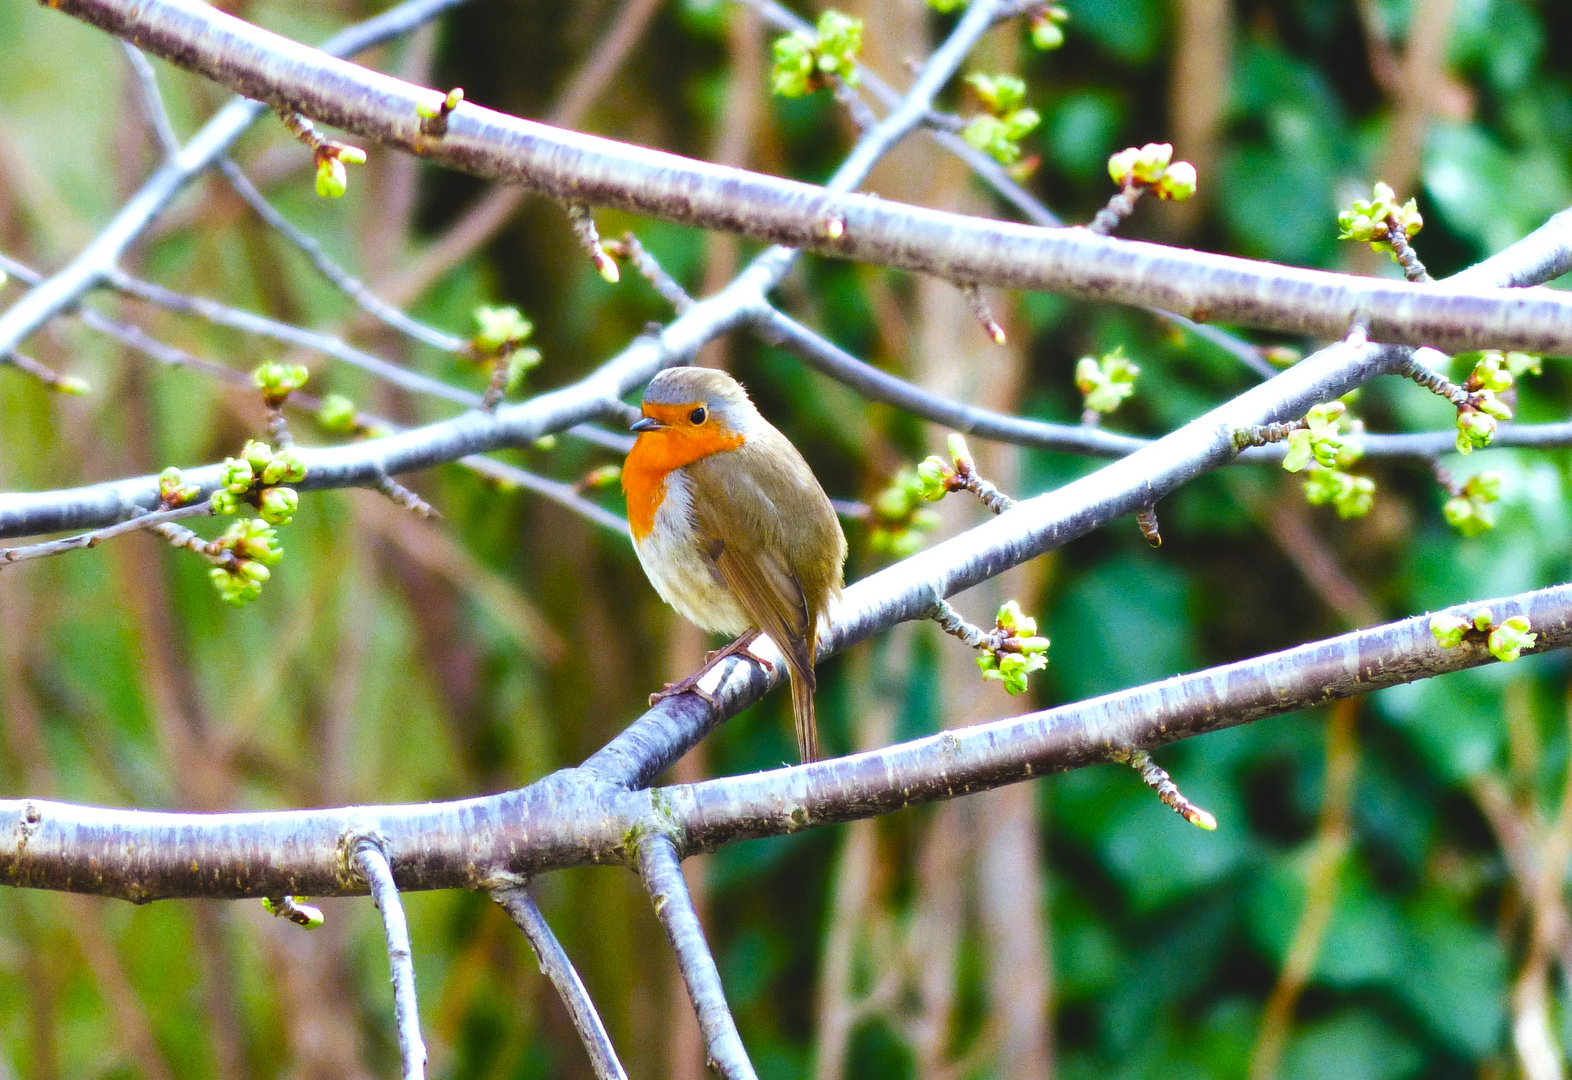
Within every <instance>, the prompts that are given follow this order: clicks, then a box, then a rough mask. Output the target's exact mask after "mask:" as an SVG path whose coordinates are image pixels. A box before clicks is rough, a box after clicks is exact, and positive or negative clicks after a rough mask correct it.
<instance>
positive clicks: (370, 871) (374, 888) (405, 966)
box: [348, 834, 426, 1080]
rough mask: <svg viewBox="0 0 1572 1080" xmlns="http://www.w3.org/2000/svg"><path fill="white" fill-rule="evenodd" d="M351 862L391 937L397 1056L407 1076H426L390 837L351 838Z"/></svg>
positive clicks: (411, 958) (407, 1079) (412, 970)
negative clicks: (394, 877) (385, 838)
mask: <svg viewBox="0 0 1572 1080" xmlns="http://www.w3.org/2000/svg"><path fill="white" fill-rule="evenodd" d="M348 847H349V849H350V862H351V864H352V865H353V866H354V868H355V870H356V871H357V872H358V873H359V874H360V875H361V876H362V877H363V878H365V880H366V882H367V883H368V884H369V885H370V886H371V899H372V901H373V902H374V903H375V904H376V905H377V910H378V911H380V912H382V929H383V932H384V933H385V934H386V936H387V939H388V964H389V966H390V967H392V969H393V1014H394V1017H395V1020H396V1023H397V1027H398V1056H399V1061H400V1063H401V1064H402V1066H403V1074H404V1080H425V1076H426V1044H425V1041H424V1040H423V1039H421V1037H420V1008H419V1006H418V1004H417V1003H416V1000H415V960H414V954H413V953H412V952H411V950H410V946H409V924H408V923H406V922H405V921H404V905H403V903H402V902H401V901H400V900H399V897H398V886H397V885H396V884H395V883H394V880H393V869H392V867H391V866H389V865H388V854H387V841H385V840H384V839H382V838H381V837H380V836H375V835H368V834H361V835H358V836H351V837H350V838H349V840H348Z"/></svg>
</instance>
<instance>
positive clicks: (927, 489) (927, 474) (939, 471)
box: [917, 457, 955, 502]
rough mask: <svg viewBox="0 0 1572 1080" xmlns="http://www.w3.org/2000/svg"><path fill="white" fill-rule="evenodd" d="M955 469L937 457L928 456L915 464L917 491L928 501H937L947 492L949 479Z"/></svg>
mask: <svg viewBox="0 0 1572 1080" xmlns="http://www.w3.org/2000/svg"><path fill="white" fill-rule="evenodd" d="M954 475H955V470H953V469H951V468H950V466H949V465H948V464H947V463H945V462H944V461H942V460H941V459H940V458H938V457H930V458H928V459H927V460H925V461H923V462H921V463H920V464H919V465H918V466H917V481H918V484H919V488H918V493H919V494H920V495H921V496H922V497H923V498H924V499H927V500H928V501H929V502H938V501H939V500H940V499H942V498H944V497H945V495H947V494H949V490H950V489H949V486H948V481H949V479H950V478H951V477H952V476H954Z"/></svg>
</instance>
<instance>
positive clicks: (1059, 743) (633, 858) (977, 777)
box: [0, 515, 1572, 902]
mask: <svg viewBox="0 0 1572 1080" xmlns="http://www.w3.org/2000/svg"><path fill="white" fill-rule="evenodd" d="M1006 516H1008V515H1006ZM1481 607H1486V608H1489V609H1490V611H1491V612H1492V613H1493V614H1494V616H1495V617H1496V618H1497V619H1505V618H1508V617H1511V616H1514V615H1521V616H1523V617H1524V618H1527V619H1528V620H1529V622H1530V624H1531V625H1532V627H1533V629H1534V631H1535V633H1537V634H1539V635H1540V637H1539V640H1538V642H1537V643H1536V645H1535V647H1534V648H1533V649H1532V650H1529V651H1530V652H1533V653H1536V654H1537V653H1542V652H1548V651H1551V650H1556V649H1564V648H1567V647H1568V646H1572V585H1560V586H1556V587H1553V588H1549V589H1541V590H1538V591H1535V592H1529V593H1523V594H1520V595H1517V596H1509V597H1500V598H1495V599H1490V600H1482V601H1477V602H1474V603H1469V604H1459V605H1455V606H1454V607H1451V608H1447V609H1444V610H1445V611H1447V612H1450V613H1453V614H1457V615H1460V616H1465V617H1466V616H1469V615H1471V614H1472V613H1473V612H1474V611H1476V610H1477V609H1479V608H1481ZM1430 621H1431V617H1430V616H1428V615H1419V616H1415V617H1412V618H1408V619H1403V620H1401V621H1398V622H1394V623H1387V624H1385V625H1382V626H1376V627H1371V628H1369V629H1366V630H1359V631H1356V632H1353V633H1349V634H1344V635H1342V636H1340V637H1335V638H1330V639H1327V640H1324V641H1317V642H1311V643H1308V644H1305V645H1301V646H1298V647H1296V648H1292V649H1286V650H1284V651H1282V652H1278V653H1273V654H1270V655H1267V656H1262V657H1257V658H1255V659H1251V660H1242V661H1239V662H1237V663H1233V664H1226V665H1222V666H1220V667H1214V668H1209V669H1207V670H1204V671H1199V672H1195V673H1193V674H1189V675H1180V676H1175V677H1174V678H1171V679H1166V680H1163V681H1161V682H1157V683H1152V684H1149V685H1146V686H1141V687H1136V688H1133V689H1130V690H1124V691H1120V692H1118V693H1113V694H1107V695H1104V696H1102V697H1097V698H1092V699H1089V700H1087V701H1083V702H1078V703H1076V704H1073V705H1065V706H1061V707H1059V708H1055V709H1048V710H1044V711H1041V712H1034V713H1028V714H1026V715H1024V716H1018V717H1010V718H1007V719H1003V720H997V721H993V722H991V723H987V724H979V725H977V726H974V727H968V728H956V729H951V730H948V731H944V732H941V733H940V734H938V735H934V736H930V737H928V738H925V739H917V740H913V741H911V742H905V743H899V744H896V745H894V746H890V747H887V748H884V749H882V750H875V751H870V752H867V753H862V754H855V755H852V756H850V757H846V758H837V759H833V760H829V761H822V762H815V763H814V764H812V765H805V766H797V767H793V768H784V769H776V770H774V771H771V772H763V773H754V774H750V775H746V776H738V777H728V778H724V779H719V780H709V781H704V782H702V783H698V784H691V785H678V786H672V787H663V788H655V789H649V790H635V789H632V788H631V787H629V786H625V785H623V784H619V783H615V782H612V781H611V779H610V778H608V777H607V776H606V775H604V769H600V770H597V769H595V768H592V766H594V764H595V759H594V758H592V759H591V760H590V761H588V762H586V763H585V765H584V766H580V767H578V768H571V769H563V770H560V771H558V772H556V773H553V774H551V775H550V776H547V777H545V778H543V779H541V780H539V781H537V782H536V783H534V784H532V785H530V786H529V787H527V788H522V789H519V790H517V791H510V792H505V793H503V794H500V795H491V796H486V797H483V798H475V799H465V800H461V801H458V802H448V803H420V804H413V805H406V806H360V807H346V808H341V809H320V810H290V811H281V812H265V813H243V814H177V813H163V812H151V811H140V810H122V809H99V808H94V807H85V806H76V805H72V804H68V803H60V802H51V801H46V800H42V799H7V800H0V823H8V824H6V825H5V827H4V828H3V829H0V873H3V874H4V876H5V880H6V881H7V882H8V883H9V884H11V885H13V886H18V887H23V888H40V889H57V890H66V891H72V892H83V893H92V894H96V895H100V896H110V897H119V898H122V899H127V900H132V901H135V902H147V901H149V900H157V899H166V898H172V897H198V896H201V897H228V898H235V897H246V896H251V897H262V896H278V895H301V894H308V895H316V896H338V895H353V894H356V893H364V892H365V885H364V883H363V882H362V881H360V880H359V879H358V878H356V877H355V876H354V875H352V874H348V873H346V870H345V854H344V837H345V836H347V835H363V834H366V833H367V832H369V831H370V830H375V834H376V835H378V836H380V837H382V838H384V840H385V844H386V847H385V850H386V851H387V852H388V853H389V856H390V863H391V865H392V868H393V873H394V877H395V880H396V881H397V882H398V886H399V888H401V889H403V890H405V891H412V890H422V889H446V888H466V889H486V890H488V891H489V890H496V889H501V888H510V887H513V886H515V885H517V883H518V878H519V876H520V875H524V876H529V875H533V874H537V873H540V872H543V871H547V870H556V869H563V868H566V867H570V866H583V865H590V864H604V863H621V864H631V863H634V862H637V861H639V860H641V859H643V860H648V858H649V857H648V856H647V855H645V854H644V852H645V851H647V850H648V849H649V848H650V846H651V845H650V843H649V841H650V839H651V838H652V837H671V838H675V843H676V844H677V849H678V851H679V852H680V853H683V854H686V853H689V852H692V851H698V850H708V849H712V848H715V847H718V846H721V845H723V844H726V843H731V842H734V841H736V840H741V839H746V838H750V837H759V836H773V835H781V834H783V833H790V832H797V831H800V830H802V829H805V828H811V827H818V826H822V825H827V824H831V823H834V822H844V821H852V820H856V819H859V818H866V817H873V816H877V815H879V814H883V813H886V812H888V811H890V810H892V809H895V808H898V807H901V806H908V805H915V804H917V803H924V802H933V801H938V800H944V799H950V798H956V797H959V796H961V795H965V794H969V793H972V792H977V791H983V790H987V789H990V788H994V787H999V786H1001V785H1004V784H1008V783H1015V782H1019V781H1022V780H1026V779H1031V778H1035V777H1039V776H1043V775H1046V774H1049V773H1053V772H1060V771H1063V770H1066V769H1071V768H1079V767H1083V766H1086V765H1090V764H1094V763H1097V762H1102V761H1113V760H1121V759H1122V757H1123V756H1124V755H1126V754H1128V752H1129V751H1130V750H1132V749H1151V748H1154V747H1157V746H1161V745H1165V744H1167V743H1171V742H1175V741H1178V740H1181V739H1187V738H1192V737H1194V736H1196V735H1200V734H1205V733H1207V732H1211V731H1218V730H1221V729H1223V728H1226V727H1232V726H1236V725H1239V724H1244V723H1250V722H1252V721H1255V720H1259V719H1262V718H1264V717H1268V716H1280V715H1283V714H1285V713H1290V712H1296V711H1298V710H1300V709H1306V708H1311V707H1314V706H1317V705H1321V704H1325V703H1326V702H1329V701H1334V700H1338V699H1341V698H1346V697H1355V696H1358V695H1362V694H1368V693H1371V692H1372V691H1375V690H1380V689H1384V688H1386V687H1389V686H1395V685H1398V684H1400V683H1405V682H1413V681H1415V680H1417V679H1423V678H1430V677H1433V676H1437V675H1443V674H1446V673H1448V672H1454V671H1462V670H1465V669H1467V668H1472V667H1478V666H1480V665H1482V664H1488V663H1494V662H1496V661H1495V660H1494V658H1493V657H1492V656H1491V655H1490V654H1489V652H1488V651H1487V650H1486V648H1485V647H1484V645H1482V644H1479V643H1476V642H1472V641H1464V642H1463V643H1462V644H1461V645H1459V646H1457V647H1456V648H1453V649H1442V648H1440V647H1439V646H1438V645H1437V644H1436V642H1435V639H1434V636H1433V635H1432V633H1431V631H1430ZM722 669H724V670H722ZM717 671H718V672H719V676H718V679H717V681H716V683H715V684H714V685H715V688H716V689H715V694H716V698H717V702H718V709H719V711H721V712H723V713H729V712H732V711H735V710H736V709H738V708H740V707H742V706H743V705H745V704H747V703H748V702H750V701H752V700H755V699H756V698H757V697H758V695H759V694H761V693H762V692H763V690H764V678H763V676H762V674H761V673H760V672H759V671H758V670H757V668H755V667H753V666H752V665H751V664H746V663H743V662H740V661H730V662H728V663H727V664H725V665H722V668H718V669H717ZM707 685H708V684H707ZM668 700H676V699H668ZM662 704H663V705H665V704H666V702H663V703H662ZM642 722H643V721H641V723H642ZM636 726H637V725H636ZM625 734H626V733H625ZM605 752H606V751H604V750H603V751H601V754H598V755H596V757H597V758H598V757H600V756H601V755H603V754H605ZM638 780H639V777H636V776H635V777H632V778H631V781H630V783H637V782H638ZM656 858H657V859H659V858H661V857H660V856H658V855H657V856H656Z"/></svg>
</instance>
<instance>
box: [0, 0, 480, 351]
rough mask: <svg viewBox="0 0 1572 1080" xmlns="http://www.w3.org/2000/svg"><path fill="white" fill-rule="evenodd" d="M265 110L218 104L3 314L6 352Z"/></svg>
mask: <svg viewBox="0 0 1572 1080" xmlns="http://www.w3.org/2000/svg"><path fill="white" fill-rule="evenodd" d="M463 2H464V0H405V2H404V3H403V4H400V5H399V6H398V7H396V8H393V9H392V10H391V11H386V12H383V13H382V14H381V15H378V16H376V17H375V18H372V19H367V20H366V21H365V22H363V23H359V24H357V25H355V26H351V27H349V28H348V29H346V30H342V31H340V32H339V33H337V34H334V35H333V36H332V37H331V38H329V39H328V40H327V41H326V42H325V43H324V44H323V46H322V53H323V54H324V55H327V56H350V55H353V54H354V53H357V52H360V51H361V50H363V49H368V48H370V47H371V46H373V45H378V44H381V43H382V42H384V41H387V40H389V39H390V38H395V37H398V36H399V35H400V34H405V33H408V32H409V31H410V30H413V29H414V28H415V27H417V26H419V25H421V24H422V23H424V22H427V21H428V20H430V19H433V18H435V17H436V16H438V15H440V14H442V13H443V12H444V11H447V10H448V9H449V8H452V7H456V6H458V5H459V4H461V3H463ZM127 40H132V39H130V38H127ZM137 44H138V45H140V44H141V43H140V42H138V43H137ZM155 52H156V51H155ZM266 112H267V106H265V105H262V104H260V103H258V102H256V101H248V100H246V99H244V98H237V99H236V100H234V101H231V102H230V103H229V104H228V105H225V106H224V107H223V108H222V109H220V110H219V111H218V113H217V114H216V115H215V116H214V117H213V119H211V120H209V121H208V122H207V124H206V125H205V126H204V127H203V128H202V130H201V131H199V132H197V134H196V135H195V136H194V137H193V138H192V139H191V141H190V142H188V143H187V144H186V145H185V147H184V148H182V149H181V151H180V153H179V154H177V155H175V156H174V157H173V158H171V159H170V160H169V161H166V162H165V163H164V164H163V165H162V166H161V167H160V168H159V169H158V171H157V172H155V173H154V174H153V175H152V176H150V177H148V179H147V182H146V183H145V184H143V185H142V187H141V189H140V190H138V191H137V193H136V194H135V195H133V196H132V197H131V198H130V199H129V200H127V201H126V204H125V205H124V206H123V207H121V208H120V212H119V213H118V214H116V215H115V217H114V220H113V221H111V222H110V223H109V224H108V225H107V226H105V228H104V229H103V231H101V232H100V233H99V234H98V235H97V236H96V237H94V238H93V242H92V243H90V244H88V245H87V247H85V248H83V249H82V251H81V252H80V253H79V254H78V255H77V256H76V258H74V259H72V260H71V262H70V263H69V264H67V265H66V267H65V268H64V269H62V270H61V271H60V272H59V273H57V274H55V275H54V276H53V277H51V278H50V279H49V280H48V281H46V282H45V283H44V284H43V285H40V286H39V287H38V288H36V289H34V290H32V291H31V292H29V293H27V295H25V296H23V297H22V298H21V299H20V300H18V301H17V302H16V303H15V304H13V305H12V306H11V307H10V308H9V309H7V310H6V312H5V314H3V315H0V341H3V342H5V344H4V345H0V356H3V355H4V354H5V353H7V352H9V351H10V350H11V349H13V348H15V347H16V346H17V345H19V344H20V343H21V342H22V341H23V340H24V339H25V338H26V337H27V336H28V335H29V334H31V333H32V332H33V331H35V330H37V329H38V328H39V327H40V326H42V325H44V323H46V322H48V321H49V320H50V319H52V318H53V317H54V316H56V315H58V314H60V313H61V312H62V311H65V310H66V309H67V308H69V307H71V305H73V304H75V303H76V302H77V301H78V300H80V299H81V298H82V297H83V296H84V295H86V293H87V291H88V290H89V289H91V288H92V287H93V286H95V285H97V284H98V283H99V282H100V281H101V280H103V277H104V275H105V274H107V273H108V272H109V271H110V270H112V269H113V268H114V266H115V263H116V262H118V261H119V259H120V256H121V254H122V253H124V251H125V250H126V248H127V247H129V246H130V245H131V244H132V243H133V242H134V241H135V240H136V239H137V237H139V236H141V235H142V232H143V231H144V230H145V229H146V228H147V227H148V225H150V224H151V223H152V221H153V219H154V218H155V217H157V216H158V215H159V214H160V213H161V212H162V211H163V209H164V207H166V206H168V205H169V201H170V200H171V199H173V198H174V197H175V195H176V194H178V193H179V192H180V190H181V189H182V188H184V187H185V186H186V184H188V183H190V181H191V180H192V179H193V178H194V177H196V176H199V175H200V174H201V173H202V172H204V171H205V170H207V169H208V168H210V167H211V166H212V165H213V164H214V163H215V162H216V161H217V160H218V159H219V158H220V157H221V156H223V155H224V154H225V153H226V152H227V151H228V150H229V147H230V146H231V145H233V144H234V142H235V140H236V139H238V138H240V136H241V134H242V133H244V132H245V130H246V129H247V128H249V127H250V126H251V125H252V124H254V123H255V122H256V121H257V120H258V119H259V118H261V117H262V115H263V114H265V113H266Z"/></svg>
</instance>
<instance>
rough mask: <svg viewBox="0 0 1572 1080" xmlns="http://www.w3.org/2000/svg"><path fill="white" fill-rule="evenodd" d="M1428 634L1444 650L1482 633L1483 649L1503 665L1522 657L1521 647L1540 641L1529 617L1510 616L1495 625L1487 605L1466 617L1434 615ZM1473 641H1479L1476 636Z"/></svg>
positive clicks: (1528, 646)
mask: <svg viewBox="0 0 1572 1080" xmlns="http://www.w3.org/2000/svg"><path fill="white" fill-rule="evenodd" d="M1430 633H1431V634H1432V635H1434V636H1435V639H1436V644H1437V645H1439V646H1441V647H1442V648H1443V649H1455V648H1457V647H1458V646H1459V645H1461V644H1462V643H1463V642H1464V641H1465V640H1466V639H1467V638H1468V637H1469V636H1470V635H1483V636H1484V638H1485V648H1487V649H1489V650H1490V655H1491V656H1494V657H1495V658H1496V659H1497V660H1500V661H1501V662H1502V663H1504V664H1509V663H1511V662H1512V661H1513V660H1516V659H1517V658H1518V657H1520V656H1522V655H1523V650H1524V649H1532V648H1533V647H1534V644H1535V643H1536V642H1537V641H1538V640H1539V635H1538V634H1536V633H1534V632H1533V631H1532V630H1531V628H1530V626H1529V622H1528V620H1527V619H1526V618H1524V617H1523V616H1521V615H1513V616H1512V617H1511V618H1509V619H1503V620H1502V621H1501V623H1500V625H1496V623H1495V618H1494V616H1493V615H1492V614H1491V613H1490V609H1489V608H1479V609H1478V610H1476V611H1474V612H1473V613H1472V614H1470V615H1469V617H1468V618H1466V619H1464V618H1460V617H1459V616H1456V615H1447V614H1439V615H1433V616H1431V619H1430ZM1474 640H1475V641H1478V640H1479V638H1478V636H1475V637H1474Z"/></svg>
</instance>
